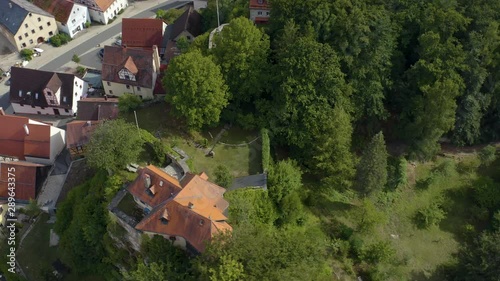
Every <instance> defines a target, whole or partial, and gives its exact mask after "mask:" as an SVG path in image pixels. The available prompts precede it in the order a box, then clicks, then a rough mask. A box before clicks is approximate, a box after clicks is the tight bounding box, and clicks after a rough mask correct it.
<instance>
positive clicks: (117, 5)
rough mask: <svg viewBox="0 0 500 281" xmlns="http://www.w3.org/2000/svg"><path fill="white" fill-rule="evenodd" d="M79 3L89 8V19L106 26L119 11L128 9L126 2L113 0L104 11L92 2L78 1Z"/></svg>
mask: <svg viewBox="0 0 500 281" xmlns="http://www.w3.org/2000/svg"><path fill="white" fill-rule="evenodd" d="M78 2H79V3H82V4H84V5H86V6H87V7H88V8H89V14H90V18H91V19H92V20H93V21H95V22H100V23H102V24H108V22H109V21H110V20H112V19H113V18H114V17H115V16H117V15H118V12H119V11H120V10H121V9H125V8H126V7H128V0H115V1H114V2H113V3H112V4H111V6H109V7H108V8H107V9H106V10H105V11H102V10H101V9H100V8H99V6H98V5H97V4H96V3H95V1H92V0H80V1H78Z"/></svg>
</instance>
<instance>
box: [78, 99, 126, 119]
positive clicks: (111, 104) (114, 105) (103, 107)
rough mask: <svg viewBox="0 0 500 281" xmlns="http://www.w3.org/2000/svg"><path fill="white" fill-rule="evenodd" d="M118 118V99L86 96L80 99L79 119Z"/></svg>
mask: <svg viewBox="0 0 500 281" xmlns="http://www.w3.org/2000/svg"><path fill="white" fill-rule="evenodd" d="M116 118H118V99H115V98H108V99H107V100H106V99H104V98H84V99H81V100H79V101H78V111H77V115H76V119H78V120H111V119H116Z"/></svg>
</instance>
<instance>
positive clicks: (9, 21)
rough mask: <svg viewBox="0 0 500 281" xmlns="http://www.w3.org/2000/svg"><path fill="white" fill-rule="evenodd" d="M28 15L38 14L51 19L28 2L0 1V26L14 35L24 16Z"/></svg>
mask: <svg viewBox="0 0 500 281" xmlns="http://www.w3.org/2000/svg"><path fill="white" fill-rule="evenodd" d="M30 13H35V14H40V15H44V16H47V17H51V18H53V16H52V15H51V14H49V13H47V12H45V11H44V10H42V9H40V8H38V7H37V6H35V5H33V4H32V3H30V2H28V1H23V0H1V1H0V24H1V25H3V26H5V27H6V28H7V30H8V31H9V32H10V33H12V34H16V33H17V31H18V30H19V28H20V27H21V25H22V23H23V22H24V19H25V18H26V16H27V15H28V14H30Z"/></svg>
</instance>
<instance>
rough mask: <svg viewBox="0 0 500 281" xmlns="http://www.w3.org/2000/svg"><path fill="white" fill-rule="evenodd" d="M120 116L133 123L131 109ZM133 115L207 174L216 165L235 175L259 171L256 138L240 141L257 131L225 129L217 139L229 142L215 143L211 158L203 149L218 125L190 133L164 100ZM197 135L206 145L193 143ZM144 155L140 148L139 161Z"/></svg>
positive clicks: (209, 145)
mask: <svg viewBox="0 0 500 281" xmlns="http://www.w3.org/2000/svg"><path fill="white" fill-rule="evenodd" d="M123 118H125V119H126V120H127V121H129V122H133V123H135V117H134V114H133V113H128V114H124V115H123ZM137 119H138V123H139V127H141V128H143V129H145V130H147V131H149V132H151V133H152V134H153V135H157V134H158V133H159V134H160V135H161V137H162V141H163V143H164V144H165V145H168V146H172V147H173V146H177V147H179V148H180V149H182V150H184V151H185V152H186V153H187V154H188V155H189V157H190V160H189V162H191V163H189V162H188V164H190V166H191V167H192V168H193V169H194V171H195V172H206V173H207V174H208V175H209V177H211V178H213V171H214V170H215V168H216V167H217V166H218V165H225V166H227V167H228V168H229V170H231V171H232V173H233V176H235V177H239V176H246V175H250V174H255V173H260V172H262V168H261V162H262V159H261V157H262V156H261V154H262V153H261V143H260V139H259V140H257V141H254V142H252V143H251V144H250V145H241V144H244V143H248V142H250V141H252V140H254V139H255V138H257V137H258V136H259V133H258V131H245V130H242V129H239V128H235V127H233V128H231V129H229V130H228V131H227V132H226V133H225V134H223V136H222V137H221V139H220V142H222V143H226V144H231V145H224V144H222V143H218V144H217V145H216V146H215V148H214V152H215V156H214V157H213V158H211V157H206V156H205V153H206V151H208V149H210V148H211V147H212V145H213V142H212V139H213V138H215V137H216V136H217V134H218V133H219V132H220V131H221V129H222V127H218V128H212V129H208V130H205V131H202V132H201V133H198V132H195V133H193V134H194V135H195V136H193V134H189V133H188V132H187V131H186V127H185V125H184V124H182V122H181V121H179V120H178V119H176V118H175V117H174V116H171V114H170V113H169V110H168V108H167V105H166V104H165V103H158V104H154V105H152V106H150V107H147V108H143V109H140V110H138V111H137ZM212 137H213V138H212ZM200 138H205V139H207V140H208V148H206V149H203V148H196V147H195V146H194V143H193V142H192V141H191V140H192V139H200ZM235 145H239V146H235ZM147 157H148V155H147V153H146V152H144V153H143V154H142V155H141V161H142V162H144V161H145V159H147ZM141 164H144V163H141Z"/></svg>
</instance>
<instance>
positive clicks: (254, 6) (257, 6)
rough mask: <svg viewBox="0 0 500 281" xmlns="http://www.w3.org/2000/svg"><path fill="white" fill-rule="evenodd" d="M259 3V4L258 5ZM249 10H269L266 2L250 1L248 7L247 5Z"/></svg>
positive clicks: (261, 0)
mask: <svg viewBox="0 0 500 281" xmlns="http://www.w3.org/2000/svg"><path fill="white" fill-rule="evenodd" d="M259 1H260V2H261V3H259ZM249 8H250V9H264V10H266V9H269V3H268V2H267V0H250V5H249Z"/></svg>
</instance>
